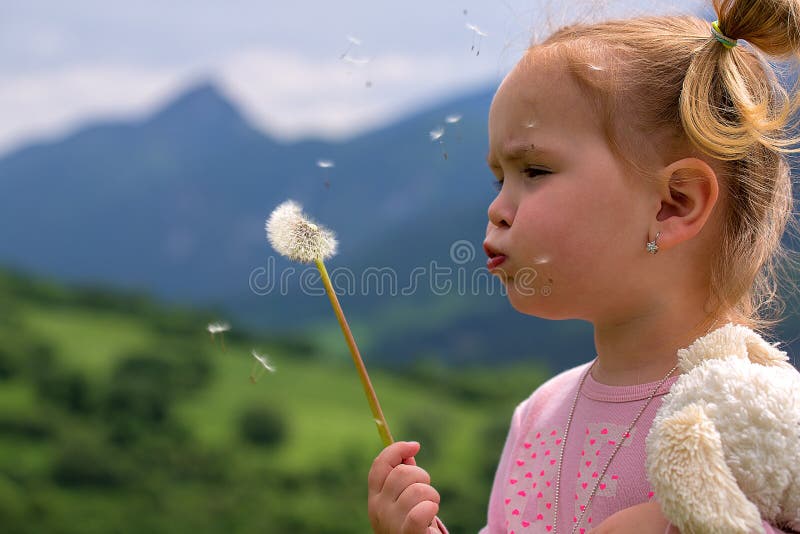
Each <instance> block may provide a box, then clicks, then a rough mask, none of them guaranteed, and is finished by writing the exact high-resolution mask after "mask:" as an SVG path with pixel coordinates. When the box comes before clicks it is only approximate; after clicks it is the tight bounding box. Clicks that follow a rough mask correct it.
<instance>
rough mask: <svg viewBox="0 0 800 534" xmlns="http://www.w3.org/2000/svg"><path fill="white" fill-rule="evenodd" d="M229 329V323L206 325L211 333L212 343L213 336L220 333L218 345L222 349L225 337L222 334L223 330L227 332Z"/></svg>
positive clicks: (212, 340) (223, 348)
mask: <svg viewBox="0 0 800 534" xmlns="http://www.w3.org/2000/svg"><path fill="white" fill-rule="evenodd" d="M230 329H231V325H229V324H228V323H209V325H208V326H207V327H206V330H208V333H209V334H211V342H212V343H214V336H215V335H216V334H219V335H220V336H219V342H220V346H221V347H222V350H223V351H224V350H225V337H224V336H223V335H222V334H224V333H225V332H227V331H228V330H230Z"/></svg>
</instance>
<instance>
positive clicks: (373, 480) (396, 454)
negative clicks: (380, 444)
mask: <svg viewBox="0 0 800 534" xmlns="http://www.w3.org/2000/svg"><path fill="white" fill-rule="evenodd" d="M417 452H419V443H417V442H415V441H398V442H396V443H392V444H391V445H389V446H388V447H386V448H385V449H383V450H382V451H381V452H380V454H378V456H377V457H376V458H375V461H374V462H372V467H371V468H370V470H369V477H368V479H367V484H368V487H369V491H370V492H371V493H380V492H381V490H382V489H383V485H384V482H385V481H386V477H387V476H388V475H389V473H391V471H392V469H394V468H395V467H396V466H398V465H400V464H402V463H403V462H404V461H405V460H407V459H409V458H412V461H413V456H414V455H415V454H417ZM411 465H413V464H411Z"/></svg>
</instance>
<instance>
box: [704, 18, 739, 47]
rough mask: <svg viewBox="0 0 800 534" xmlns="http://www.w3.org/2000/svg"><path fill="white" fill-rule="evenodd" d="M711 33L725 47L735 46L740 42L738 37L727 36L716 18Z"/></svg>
mask: <svg viewBox="0 0 800 534" xmlns="http://www.w3.org/2000/svg"><path fill="white" fill-rule="evenodd" d="M711 35H713V36H714V38H715V39H716V40H717V41H719V42H720V43H722V45H723V46H724V47H725V48H733V47H734V46H736V45H738V44H739V40H738V39H731V38H730V37H726V36H725V34H724V33H722V30H720V29H719V21H718V20H715V21H714V22H712V23H711Z"/></svg>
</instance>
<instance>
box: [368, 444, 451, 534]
mask: <svg viewBox="0 0 800 534" xmlns="http://www.w3.org/2000/svg"><path fill="white" fill-rule="evenodd" d="M419 447H420V445H419V443H416V442H413V441H411V442H407V441H398V442H397V443H393V444H392V445H389V446H388V447H386V448H385V449H383V451H381V453H380V454H379V455H378V457H377V458H375V461H374V462H373V463H372V468H371V469H370V470H369V498H368V511H369V520H370V523H371V524H372V530H373V531H374V532H375V533H376V534H431V533H434V532H438V529H436V528H435V527H432V526H430V525H431V522H432V521H433V519H434V517H436V513H437V512H438V511H439V493H438V492H437V491H436V490H435V489H433V487H432V486H431V485H430V483H431V477H430V476H429V475H428V473H427V472H425V470H424V469H422V468H420V467H417V465H416V462H414V455H415V454H417V452H419Z"/></svg>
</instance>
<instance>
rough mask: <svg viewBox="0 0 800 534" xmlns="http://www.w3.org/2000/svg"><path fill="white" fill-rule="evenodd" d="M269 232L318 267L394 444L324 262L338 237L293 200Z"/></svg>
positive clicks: (284, 248) (275, 215)
mask: <svg viewBox="0 0 800 534" xmlns="http://www.w3.org/2000/svg"><path fill="white" fill-rule="evenodd" d="M266 230H267V239H268V240H269V242H270V244H271V245H272V247H273V248H274V249H275V250H276V251H277V252H278V253H280V254H282V255H284V256H286V257H288V258H289V259H291V260H295V261H299V262H302V263H315V264H316V266H317V269H318V270H319V273H320V276H321V277H322V282H323V284H324V285H325V291H326V292H327V294H328V298H329V299H330V301H331V306H333V311H334V313H335V314H336V318H337V320H338V321H339V326H340V327H341V329H342V334H344V338H345V341H346V342H347V346H348V348H349V349H350V354H351V356H352V357H353V364H355V366H356V371H357V372H358V376H359V378H360V379H361V385H362V386H363V388H364V393H365V394H366V396H367V402H368V403H369V406H370V409H371V410H372V417H373V418H374V419H376V420H377V421H379V424H378V425H377V427H378V433H379V434H380V436H381V439H382V440H383V444H384V446H387V445H391V444H392V443H393V442H394V440H393V439H392V435H391V433H390V432H389V426H388V425H387V424H386V418H385V417H384V416H383V412H382V411H381V406H380V403H379V402H378V397H377V395H376V394H375V389H374V388H373V387H372V383H371V382H370V380H369V375H368V374H367V368H366V367H365V366H364V361H363V360H362V359H361V354H360V353H359V351H358V346H356V342H355V339H354V338H353V334H352V332H351V331H350V326H349V325H348V324H347V319H346V318H345V316H344V312H343V311H342V306H341V305H340V304H339V299H338V298H337V297H336V292H335V291H334V290H333V285H332V284H331V279H330V277H329V276H328V271H327V269H326V268H325V264H324V263H323V260H325V259H327V258H329V257H331V256H333V255H334V254H335V253H336V245H337V242H336V237H335V236H334V234H333V232H331V231H330V230H328V229H327V228H324V227H322V226H320V225H317V224H316V223H314V222H312V221H311V220H309V219H308V217H306V215H305V214H304V213H303V212H302V208H301V206H300V205H299V204H298V203H296V202H294V201H292V200H288V201H286V202H284V203H282V204H281V205H279V206H278V207H277V208H275V210H274V211H273V212H272V214H271V215H270V216H269V219H267V224H266Z"/></svg>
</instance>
